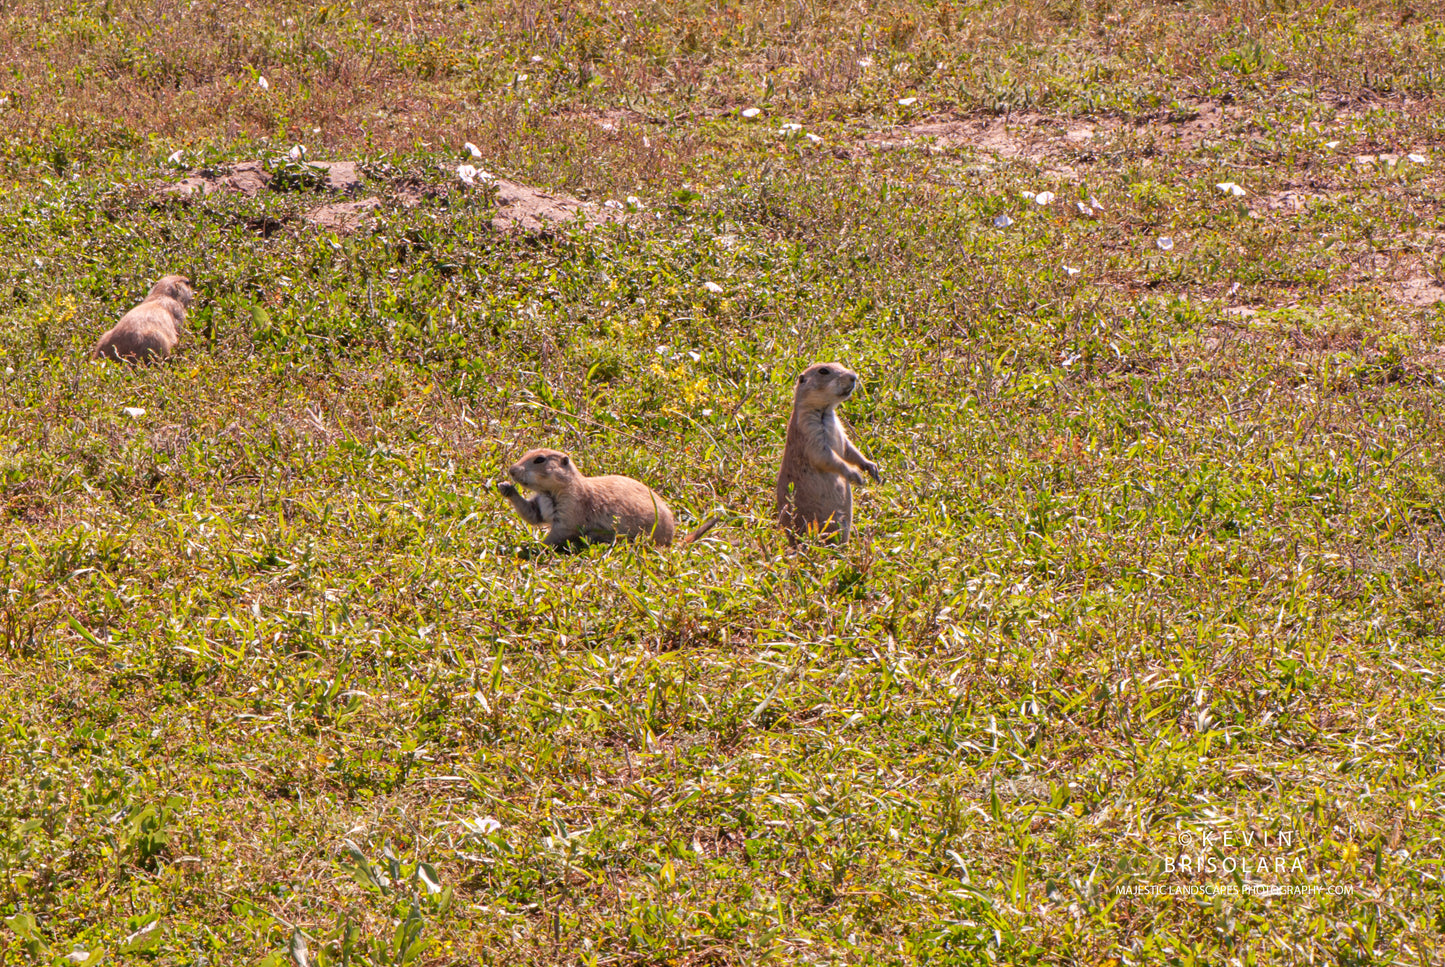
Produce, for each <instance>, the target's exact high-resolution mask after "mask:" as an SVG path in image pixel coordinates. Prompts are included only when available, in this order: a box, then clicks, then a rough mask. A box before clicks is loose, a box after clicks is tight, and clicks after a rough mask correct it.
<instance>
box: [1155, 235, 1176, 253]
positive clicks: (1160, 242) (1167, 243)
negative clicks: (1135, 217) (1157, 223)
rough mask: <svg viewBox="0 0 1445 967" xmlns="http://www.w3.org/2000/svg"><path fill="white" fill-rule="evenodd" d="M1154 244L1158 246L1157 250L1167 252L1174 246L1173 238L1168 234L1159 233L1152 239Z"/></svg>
mask: <svg viewBox="0 0 1445 967" xmlns="http://www.w3.org/2000/svg"><path fill="white" fill-rule="evenodd" d="M1154 244H1155V245H1157V246H1159V251H1161V252H1167V251H1169V250H1170V249H1172V248H1173V247H1174V239H1172V238H1170V237H1169V236H1168V235H1160V236H1159V237H1158V238H1157V239H1155V240H1154Z"/></svg>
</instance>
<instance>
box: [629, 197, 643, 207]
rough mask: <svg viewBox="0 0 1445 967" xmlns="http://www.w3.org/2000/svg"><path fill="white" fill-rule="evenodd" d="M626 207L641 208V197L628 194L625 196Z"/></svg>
mask: <svg viewBox="0 0 1445 967" xmlns="http://www.w3.org/2000/svg"><path fill="white" fill-rule="evenodd" d="M627 207H628V208H641V207H642V199H641V198H638V197H637V196H636V195H628V196H627Z"/></svg>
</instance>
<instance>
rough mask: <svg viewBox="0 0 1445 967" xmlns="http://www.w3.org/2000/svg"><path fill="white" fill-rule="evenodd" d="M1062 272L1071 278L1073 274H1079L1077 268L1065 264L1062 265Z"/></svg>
mask: <svg viewBox="0 0 1445 967" xmlns="http://www.w3.org/2000/svg"><path fill="white" fill-rule="evenodd" d="M1064 273H1065V274H1066V275H1068V276H1070V277H1071V278H1072V277H1073V276H1075V275H1078V274H1079V270H1078V269H1076V268H1074V267H1073V266H1072V265H1066V266H1064Z"/></svg>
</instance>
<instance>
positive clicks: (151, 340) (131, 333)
mask: <svg viewBox="0 0 1445 967" xmlns="http://www.w3.org/2000/svg"><path fill="white" fill-rule="evenodd" d="M194 298H195V295H194V293H192V292H191V280H190V279H188V278H186V277H185V276H184V275H165V276H161V279H160V281H158V282H157V283H156V284H155V285H153V286H151V290H150V292H148V293H146V297H145V298H144V299H143V300H141V304H140V305H138V306H136V307H135V308H134V309H132V310H131V311H129V312H127V313H126V314H125V315H123V316H121V317H120V322H117V323H116V324H115V326H114V328H112V329H111V330H110V331H109V332H107V333H106V334H105V335H103V336H101V337H100V341H99V342H97V343H96V344H95V349H93V350H91V353H90V357H91V358H92V359H126V360H130V361H131V362H149V361H151V360H159V359H165V358H166V357H167V356H169V355H170V354H171V353H172V352H174V351H175V348H176V344H177V343H179V342H180V341H181V326H182V325H183V324H184V323H185V321H186V307H187V306H189V305H190V304H191V300H192V299H194Z"/></svg>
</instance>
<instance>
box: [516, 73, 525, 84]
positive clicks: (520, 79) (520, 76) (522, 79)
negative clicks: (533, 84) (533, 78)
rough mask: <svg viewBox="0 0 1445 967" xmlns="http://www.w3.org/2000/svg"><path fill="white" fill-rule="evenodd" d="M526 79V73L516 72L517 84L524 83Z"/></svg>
mask: <svg viewBox="0 0 1445 967" xmlns="http://www.w3.org/2000/svg"><path fill="white" fill-rule="evenodd" d="M526 80H527V75H526V74H518V75H517V83H518V84H521V83H524V82H525V81H526Z"/></svg>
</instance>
